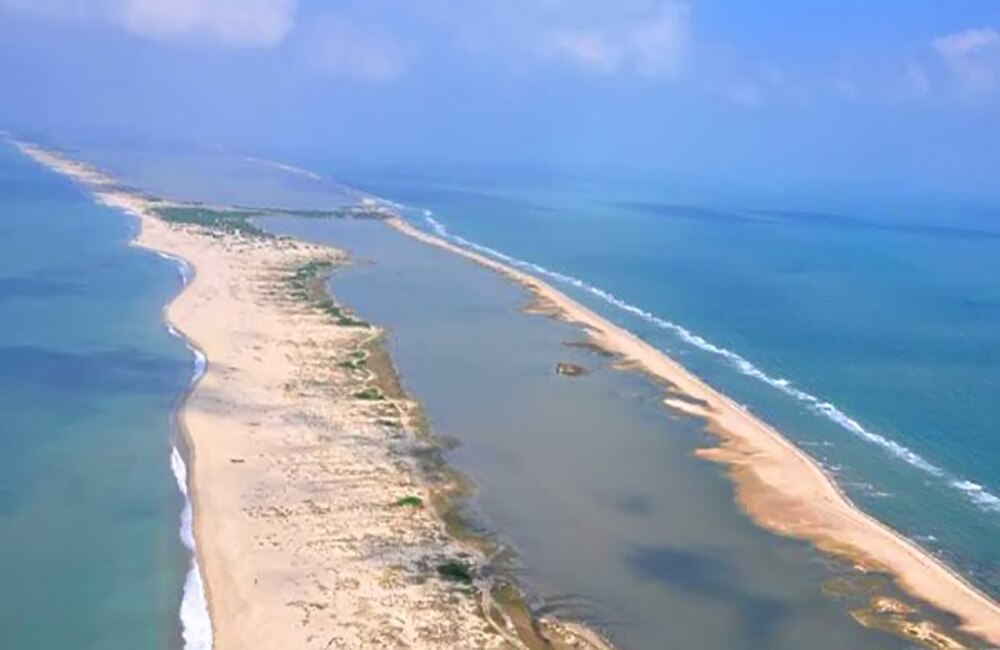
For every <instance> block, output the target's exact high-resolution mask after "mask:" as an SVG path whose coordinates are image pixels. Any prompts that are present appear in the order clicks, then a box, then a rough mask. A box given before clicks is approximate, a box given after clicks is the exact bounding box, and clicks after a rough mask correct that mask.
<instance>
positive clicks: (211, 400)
mask: <svg viewBox="0 0 1000 650" xmlns="http://www.w3.org/2000/svg"><path fill="white" fill-rule="evenodd" d="M19 147H20V148H21V150H22V152H24V153H25V154H27V155H29V156H30V157H32V158H33V159H35V160H36V161H37V162H39V163H41V164H43V165H45V166H47V167H49V168H51V169H53V170H55V171H57V172H60V173H63V174H65V175H67V176H69V177H70V178H72V179H73V180H74V181H77V182H79V183H81V184H82V185H83V186H84V187H85V188H86V189H87V190H88V191H90V192H91V193H92V194H93V195H94V197H95V199H96V200H97V201H98V202H100V203H102V204H104V205H107V206H109V207H112V208H115V209H118V210H121V211H124V212H126V213H129V214H131V215H133V216H135V217H137V218H138V220H139V224H140V231H139V233H138V235H137V236H136V239H135V240H134V241H133V242H132V243H133V245H137V246H141V247H144V248H147V249H149V250H152V251H154V252H156V253H157V254H160V255H162V256H165V257H171V258H173V259H174V260H175V261H177V260H181V261H182V262H181V263H182V268H183V265H187V267H188V268H189V269H192V270H193V269H197V270H198V272H197V274H195V275H194V280H193V281H191V282H187V283H185V286H184V288H183V290H182V291H181V292H180V293H179V294H178V295H177V296H176V297H175V298H174V299H173V301H172V302H171V303H170V304H169V305H168V306H167V307H166V308H165V312H164V315H165V321H166V324H167V327H168V328H169V329H170V330H171V333H172V334H173V333H176V334H178V335H180V336H181V337H182V338H183V339H184V340H185V341H186V342H187V344H188V345H189V347H192V348H193V350H194V351H195V355H196V359H197V358H198V355H199V354H202V355H204V357H205V358H206V359H207V360H210V362H209V363H207V365H206V367H205V368H204V372H201V373H200V374H199V373H198V372H197V370H198V366H197V365H196V374H195V378H194V379H193V381H192V384H191V385H190V386H189V389H188V392H187V394H186V395H185V397H184V398H183V399H182V400H180V409H179V411H178V412H177V414H176V418H177V422H178V425H179V427H180V429H179V430H180V431H181V432H183V434H184V436H185V437H184V442H185V443H186V446H187V450H186V451H187V452H188V453H187V460H188V465H187V466H186V468H184V469H186V470H187V474H188V478H189V480H188V481H186V482H185V483H181V481H182V480H183V478H184V476H183V475H184V472H183V471H180V469H179V468H177V467H176V466H175V467H174V469H175V476H177V477H178V481H179V487H180V488H181V491H182V492H184V487H185V486H187V487H188V491H189V492H190V505H191V507H192V508H193V531H192V533H191V535H190V542H191V544H190V545H189V547H190V548H192V550H193V549H194V548H195V547H196V548H197V560H196V562H197V563H195V564H193V565H192V571H195V574H194V575H196V576H204V581H203V588H204V600H205V604H206V606H207V611H206V612H205V613H204V615H205V617H206V618H207V617H209V614H210V621H211V622H210V625H209V626H208V628H207V630H203V631H202V634H201V635H200V636H194V633H195V632H196V631H195V630H192V629H191V627H190V622H189V621H187V620H184V611H183V605H182V614H181V615H182V621H184V623H185V629H184V630H183V632H184V638H185V648H186V649H191V650H194V649H196V648H197V649H199V650H200V649H202V648H211V647H220V648H221V647H225V648H251V647H256V646H257V645H258V643H259V640H260V639H261V638H268V639H272V640H277V641H278V642H280V644H281V647H284V648H331V647H337V648H367V647H397V646H407V647H409V646H415V647H422V648H453V647H468V648H500V647H514V648H529V649H534V648H543V647H544V648H556V649H561V648H569V647H576V648H587V647H591V648H605V647H608V646H607V644H606V643H605V642H604V641H603V640H602V639H600V638H599V637H598V636H597V635H596V634H593V633H592V632H590V631H589V630H586V629H585V628H583V627H582V626H578V625H576V624H573V623H566V622H562V621H557V620H552V619H534V618H533V617H532V616H531V614H530V613H528V612H527V610H526V609H525V608H524V606H523V602H522V601H521V600H520V599H519V598H518V597H517V596H516V595H515V596H513V597H511V594H509V593H506V592H505V593H502V594H500V596H501V597H498V594H496V593H494V592H493V591H492V585H491V583H490V582H489V581H488V580H483V579H480V578H478V577H477V576H476V575H475V573H476V569H477V568H478V567H479V566H481V565H483V564H485V563H486V558H485V557H483V556H482V554H481V553H479V552H478V550H477V549H476V548H475V546H474V545H470V544H467V543H466V544H463V543H462V542H461V541H460V540H457V539H455V538H454V537H452V536H450V535H448V534H447V532H446V525H445V522H444V521H443V520H442V518H441V513H439V512H436V511H435V508H430V507H426V508H425V507H424V506H423V505H422V503H433V502H434V500H435V492H436V490H437V489H438V487H437V486H434V485H431V484H430V483H428V482H427V481H426V480H425V479H424V477H422V476H421V475H420V472H419V470H418V468H417V464H418V463H417V462H415V459H414V458H413V454H412V450H411V449H410V447H412V446H414V443H415V442H416V441H415V440H414V439H413V434H412V432H411V429H412V428H413V427H412V424H413V423H412V422H411V421H410V419H411V418H412V417H413V413H415V412H418V411H419V407H418V406H417V405H416V404H415V403H413V402H412V401H411V400H409V399H408V398H407V397H406V396H405V395H400V396H396V395H389V394H384V393H382V392H379V387H380V385H381V382H385V381H389V382H392V381H395V378H394V377H385V376H382V374H383V373H384V372H385V368H384V367H380V368H375V362H374V360H373V361H372V367H371V368H367V367H366V368H362V369H361V370H362V371H361V372H359V371H358V370H359V369H358V365H359V359H360V360H361V362H360V363H361V365H364V361H365V360H366V359H367V357H364V356H361V357H359V356H356V355H357V354H358V353H359V352H363V351H364V350H366V349H369V348H368V347H367V346H370V345H375V346H378V345H379V341H378V337H379V335H380V330H378V329H377V328H374V327H371V326H367V324H364V325H365V327H359V326H357V324H358V323H359V322H360V321H356V320H352V319H348V320H349V321H350V323H351V324H350V325H347V326H345V325H343V323H342V322H338V321H343V320H344V315H343V312H341V311H340V309H339V307H338V308H337V314H338V315H337V317H336V318H334V319H331V317H330V313H329V309H328V306H324V305H318V304H317V303H316V301H315V299H312V300H311V299H309V297H307V296H295V295H290V294H293V293H296V291H289V288H290V286H292V287H294V285H290V284H289V282H290V281H291V282H294V281H295V280H296V279H297V278H299V277H300V274H301V273H302V272H303V270H304V269H310V273H312V272H313V271H315V270H316V269H318V268H320V269H329V268H333V269H335V268H336V267H337V266H340V265H343V264H345V263H346V258H345V256H344V255H343V254H342V253H341V252H340V251H338V250H336V249H332V248H327V247H323V246H317V245H313V244H307V243H303V242H298V241H294V240H287V239H279V238H264V237H257V236H252V235H247V234H246V233H233V232H224V231H219V230H213V229H212V228H207V227H203V226H200V225H191V224H178V223H170V222H167V221H164V220H161V219H160V218H158V217H157V215H156V214H155V209H154V208H155V207H157V206H162V205H164V203H162V202H158V201H157V200H156V199H152V198H150V197H146V196H144V195H140V194H136V193H134V192H132V191H130V190H126V189H122V188H120V187H119V186H118V185H117V184H116V183H115V181H114V179H112V178H110V177H108V176H106V175H105V174H103V173H101V172H99V171H98V170H95V169H93V168H90V167H89V166H87V165H84V164H82V163H78V162H75V161H72V160H69V159H67V158H65V157H63V156H61V155H57V154H54V153H51V152H48V151H45V150H43V149H40V148H37V147H33V146H31V145H24V144H19ZM310 277H311V278H312V279H313V280H317V278H318V280H317V281H318V282H319V284H318V285H316V286H319V287H321V288H322V286H323V285H322V275H312V276H310ZM199 351H201V352H200V353H199ZM384 365H385V364H383V366H384ZM388 366H389V370H390V371H391V363H389V364H388ZM373 389H374V390H375V391H376V392H375V393H372V392H371V391H372V390H373ZM174 451H175V453H176V456H172V458H171V460H172V462H176V460H180V461H181V463H182V464H183V461H184V458H181V455H180V454H179V452H178V450H177V449H176V448H175V449H174ZM407 499H413V500H414V501H413V502H414V503H416V504H417V506H416V507H412V505H411V504H410V503H407V502H406V500H407ZM401 504H402V505H401ZM187 514H188V513H187V512H185V513H183V514H182V518H183V517H185V516H186V515H187ZM182 524H183V521H182ZM182 538H184V531H183V530H182ZM187 541H188V540H187V539H185V543H187ZM195 542H196V543H195ZM456 564H458V565H461V566H469V567H470V569H471V571H472V576H471V577H463V576H459V579H458V580H455V579H454V578H453V577H449V575H448V574H447V573H446V571H444V570H442V569H443V567H447V566H449V565H451V566H455V565H456ZM199 567H200V570H199ZM190 575H191V574H190V573H189V577H190ZM466 576H468V574H466ZM187 589H188V587H187V582H186V586H185V593H187ZM195 600H197V599H195ZM189 631H191V632H192V635H193V636H192V638H191V639H189V638H188V632H189Z"/></svg>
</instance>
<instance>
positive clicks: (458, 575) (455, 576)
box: [437, 560, 472, 584]
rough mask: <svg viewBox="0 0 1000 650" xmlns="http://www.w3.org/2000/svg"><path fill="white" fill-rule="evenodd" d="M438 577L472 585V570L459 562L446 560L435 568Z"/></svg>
mask: <svg viewBox="0 0 1000 650" xmlns="http://www.w3.org/2000/svg"><path fill="white" fill-rule="evenodd" d="M437 572H438V575H439V576H441V577H442V578H444V579H445V580H451V581H452V582H461V583H463V584H472V569H471V567H469V565H468V564H466V563H465V562H462V561H460V560H448V561H447V562H445V563H443V564H439V565H438V567H437Z"/></svg>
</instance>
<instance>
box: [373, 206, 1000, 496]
mask: <svg viewBox="0 0 1000 650" xmlns="http://www.w3.org/2000/svg"><path fill="white" fill-rule="evenodd" d="M382 202H383V203H385V204H386V205H388V206H391V207H393V208H396V209H397V210H400V209H401V210H402V211H404V212H410V213H412V212H413V210H411V209H408V208H405V207H404V206H400V205H399V204H397V203H393V202H391V201H382ZM419 214H420V216H421V217H422V218H423V220H424V222H425V223H426V224H427V226H428V227H429V228H430V229H431V230H432V231H433V233H434V234H435V235H438V236H440V237H441V238H443V239H445V240H447V241H451V242H452V243H454V244H457V245H459V246H463V247H465V248H468V249H472V250H475V251H477V252H479V253H482V254H484V255H487V256H489V257H492V258H494V259H497V260H500V261H502V262H505V263H507V264H510V265H511V266H515V267H517V268H520V269H522V270H525V271H528V272H532V273H537V274H538V275H542V276H545V277H547V278H551V279H552V280H555V281H557V282H559V283H561V284H564V285H568V286H570V287H573V288H575V289H578V290H580V291H584V292H586V293H589V294H591V295H593V296H595V297H597V298H599V299H601V300H602V301H604V302H605V303H607V304H609V305H611V306H613V307H617V308H618V309H620V310H621V311H623V312H625V313H628V314H631V315H633V316H636V317H638V318H640V319H642V320H644V321H645V322H647V323H650V324H652V325H654V326H656V327H658V328H660V329H662V330H666V331H668V332H671V333H673V334H675V335H676V336H678V337H679V338H680V339H681V340H682V341H684V342H685V343H687V344H689V345H692V346H694V347H696V348H698V349H700V350H703V351H705V352H709V353H711V354H713V355H715V356H718V357H721V358H722V359H724V360H725V361H726V362H728V363H729V365H730V366H732V367H733V368H735V369H736V370H737V371H738V372H740V373H741V374H743V375H745V376H748V377H752V378H754V379H757V380H759V381H761V382H763V383H765V384H767V385H769V386H771V387H772V388H775V389H777V390H779V391H781V392H782V393H784V394H786V395H788V396H790V397H792V398H794V399H795V400H797V401H798V402H800V403H802V404H804V405H805V406H806V407H807V408H808V409H809V410H811V411H812V412H814V413H816V414H818V415H820V416H822V417H825V418H826V419H828V420H830V421H831V422H833V423H835V424H837V425H839V426H840V427H841V428H842V429H844V430H846V431H847V432H849V433H851V434H853V435H855V436H857V437H858V438H861V439H862V440H865V441H866V442H869V443H871V444H874V445H876V446H878V447H880V448H882V449H883V450H884V451H885V452H887V453H889V454H890V455H892V456H893V457H895V458H897V459H900V460H902V461H904V462H906V463H908V464H909V465H911V466H913V467H915V468H917V469H919V470H922V471H923V472H925V473H927V474H930V475H932V476H934V477H936V478H938V479H941V480H943V481H945V482H946V483H947V484H948V485H949V486H950V487H952V488H953V489H955V490H958V491H959V492H961V493H962V495H963V496H964V497H965V498H966V499H968V501H970V502H971V503H972V504H974V505H975V506H977V507H978V508H979V509H980V510H983V511H985V512H992V513H1000V497H998V496H997V495H995V494H992V493H991V492H989V491H988V490H986V489H985V488H984V487H983V486H981V485H979V484H977V483H974V482H972V481H969V480H967V479H964V478H962V477H960V476H955V475H953V474H951V473H950V472H948V471H946V470H945V469H943V468H941V467H939V466H937V465H935V464H934V463H931V462H930V461H928V460H927V459H926V458H924V457H923V456H921V455H920V454H918V453H917V452H915V451H913V450H912V449H909V448H908V447H906V446H905V445H903V444H901V443H899V442H896V441H895V440H892V439H890V438H887V437H886V436H883V435H881V434H879V433H876V432H874V431H870V430H868V429H866V428H865V427H864V426H863V425H862V424H861V423H860V422H858V421H857V420H855V419H854V418H852V417H851V416H849V415H847V414H846V413H844V412H843V411H842V410H840V408H838V407H837V406H836V405H834V404H832V403H830V402H827V401H826V400H823V399H821V398H819V397H817V396H815V395H813V394H811V393H808V392H806V391H804V390H802V389H800V388H797V387H796V386H794V385H793V384H792V382H791V381H790V380H788V379H784V378H781V377H774V376H772V375H770V374H768V373H766V372H765V371H763V370H761V369H760V368H758V367H757V366H755V365H754V364H753V363H751V362H750V361H749V360H747V359H746V358H745V357H743V356H742V355H740V354H738V353H736V352H733V351H732V350H728V349H726V348H724V347H721V346H718V345H715V344H713V343H711V342H710V341H708V340H706V339H705V338H703V337H701V336H700V335H698V334H695V333H694V332H691V331H690V330H688V329H687V328H685V327H683V326H681V325H678V324H677V323H674V322H671V321H668V320H666V319H664V318H660V317H659V316H656V315H655V314H652V313H650V312H648V311H646V310H644V309H642V308H640V307H637V306H636V305H633V304H631V303H629V302H626V301H625V300H622V299H621V298H619V297H617V296H615V295H614V294H612V293H611V292H609V291H606V290H604V289H602V288H600V287H597V286H594V285H592V284H590V283H588V282H585V281H584V280H581V279H579V278H575V277H573V276H570V275H566V274H564V273H560V272H558V271H553V270H552V269H548V268H546V267H544V266H541V265H539V264H535V263H533V262H528V261H526V260H522V259H518V258H516V257H513V256H511V255H507V254H506V253H503V252H501V251H498V250H496V249H494V248H490V247H489V246H484V245H482V244H479V243H477V242H474V241H472V240H470V239H466V238H465V237H462V236H460V235H456V234H454V233H452V232H451V231H450V230H448V228H447V227H446V226H445V225H444V224H443V223H441V222H440V221H438V220H437V219H435V218H434V215H433V212H431V211H430V210H422V211H420V213H419ZM411 223H412V220H411ZM414 225H417V224H414Z"/></svg>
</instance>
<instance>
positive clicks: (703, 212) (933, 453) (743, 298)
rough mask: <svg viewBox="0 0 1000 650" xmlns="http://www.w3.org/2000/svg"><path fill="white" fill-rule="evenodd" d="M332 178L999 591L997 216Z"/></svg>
mask: <svg viewBox="0 0 1000 650" xmlns="http://www.w3.org/2000/svg"><path fill="white" fill-rule="evenodd" d="M337 173H338V174H339V175H338V178H339V179H340V180H343V181H345V182H349V183H351V184H353V185H355V186H357V187H360V188H362V189H365V190H368V191H370V192H372V193H374V194H376V195H379V196H383V197H385V198H388V199H392V200H394V201H398V202H401V203H403V204H406V205H407V206H409V207H411V208H413V209H411V210H409V212H408V216H409V218H410V219H411V220H412V221H413V222H414V223H417V224H419V225H421V226H422V227H424V228H426V229H428V230H431V231H437V232H444V233H445V234H448V235H450V236H457V237H459V238H462V239H464V240H465V242H466V243H470V242H471V243H472V244H477V245H480V246H484V247H489V248H490V249H492V250H493V251H496V252H499V253H501V254H503V255H509V256H512V257H513V258H516V259H517V260H524V261H527V262H531V263H533V264H534V266H533V265H525V266H526V268H528V269H529V270H532V271H534V272H536V273H542V274H543V275H545V274H546V273H547V277H548V279H550V280H553V281H555V283H556V284H557V285H558V286H561V287H562V288H564V289H566V290H567V291H569V292H570V293H571V294H573V295H575V296H576V297H577V298H579V299H580V300H582V301H583V302H585V303H587V304H588V305H590V306H592V307H593V308H595V309H597V310H598V311H600V312H601V313H603V314H605V315H606V316H608V317H610V318H612V319H613V320H615V321H617V322H619V323H621V324H623V325H625V326H626V327H628V328H629V329H631V330H632V331H634V332H636V333H638V334H639V335H640V336H642V337H643V338H645V339H646V340H648V341H650V342H652V343H653V344H655V345H657V346H658V347H660V348H662V349H664V350H666V351H668V352H669V353H670V354H671V355H673V356H675V357H677V358H678V359H680V360H681V361H682V362H683V363H684V364H685V365H687V366H688V367H689V368H691V369H692V370H694V371H695V372H697V373H698V374H699V375H701V376H702V377H704V378H705V379H707V380H708V381H709V382H710V383H712V384H713V385H714V386H716V387H717V388H720V389H722V390H723V391H725V392H727V393H729V394H730V395H732V396H733V397H734V398H736V399H737V400H739V401H740V402H743V403H745V404H746V405H748V407H749V408H751V409H752V410H753V411H755V412H757V413H759V414H761V415H762V416H763V417H764V418H765V419H766V420H767V421H769V422H771V423H772V424H774V425H775V426H777V427H778V428H779V429H780V430H781V431H783V432H784V433H785V434H786V435H788V436H789V437H790V438H792V439H793V440H795V441H796V442H797V443H799V444H800V445H801V446H802V447H804V448H806V449H807V450H808V451H809V452H810V453H811V454H812V455H813V456H814V457H816V458H817V459H818V460H819V461H821V462H822V463H823V465H824V466H825V467H826V468H827V470H828V471H829V472H830V473H831V474H833V475H834V476H835V477H836V478H837V480H838V482H839V483H840V484H841V485H842V486H843V487H844V489H845V490H846V491H847V493H848V494H849V495H850V496H851V498H852V499H854V500H855V501H856V502H857V503H858V504H859V505H861V506H862V507H863V508H864V509H865V510H867V511H869V512H871V513H872V514H874V515H876V516H878V517H879V518H881V519H883V520H884V521H886V522H888V523H889V524H891V525H892V526H894V527H895V528H897V529H898V530H900V531H902V532H903V533H905V534H907V535H908V536H910V537H911V538H913V539H915V540H916V541H918V542H919V543H920V544H922V545H924V546H925V547H926V548H928V549H929V550H931V551H932V552H934V553H936V554H938V555H939V556H940V557H942V558H943V559H944V560H945V561H946V562H948V563H949V564H951V565H952V566H954V567H956V568H958V569H959V570H960V571H961V572H962V573H963V574H964V575H966V576H968V577H969V578H970V579H972V580H973V581H974V582H975V583H976V584H977V585H979V586H980V587H982V588H983V589H985V590H986V591H988V592H990V593H991V594H993V595H994V596H998V595H1000V545H998V544H997V543H996V540H997V539H1000V499H998V498H997V495H1000V471H998V468H1000V434H998V430H997V422H998V421H1000V411H998V408H1000V407H998V406H997V404H998V402H997V400H996V395H997V393H998V391H1000V283H997V281H996V279H997V278H998V277H1000V209H995V208H990V207H989V206H985V207H983V206H973V205H965V204H962V203H958V202H948V201H922V202H921V201H916V200H912V201H909V202H903V201H897V202H895V203H892V202H888V201H882V202H878V203H876V202H874V201H868V202H865V201H860V200H857V199H851V200H846V199H843V200H841V199H820V198H816V199H815V200H814V201H813V202H812V204H811V205H810V204H809V197H805V198H803V197H802V196H796V197H795V200H794V202H793V201H792V199H790V198H789V199H785V200H784V201H783V200H782V199H780V198H774V197H771V198H769V199H768V200H766V201H756V202H750V201H749V200H742V201H736V200H730V201H728V202H727V201H723V200H721V199H718V198H716V199H715V200H714V202H713V200H712V198H711V197H704V196H701V197H697V199H698V201H699V202H698V203H696V204H694V205H692V204H690V203H683V202H678V201H677V200H676V199H675V198H673V197H682V198H683V199H684V200H691V197H689V196H685V195H684V191H683V188H679V189H674V188H670V187H667V186H662V185H659V184H657V183H655V182H648V181H645V182H639V181H636V180H635V179H632V178H629V179H625V178H620V177H619V178H605V177H598V176H591V177H586V178H574V177H567V176H553V175H545V174H536V173H526V172H523V171H518V170H509V169H508V170H485V171H478V172H476V171H468V170H466V171H463V172H460V173H442V172H435V173H431V172H429V171H427V170H414V169H394V170H361V171H359V170H354V171H351V170H346V171H345V170H338V171H337ZM803 205H806V206H808V209H803V207H802V206H803ZM418 208H419V209H418ZM424 210H429V211H431V214H430V215H429V216H430V219H431V220H428V219H427V218H426V217H427V216H428V215H426V214H425V213H424V212H423V211H424Z"/></svg>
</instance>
